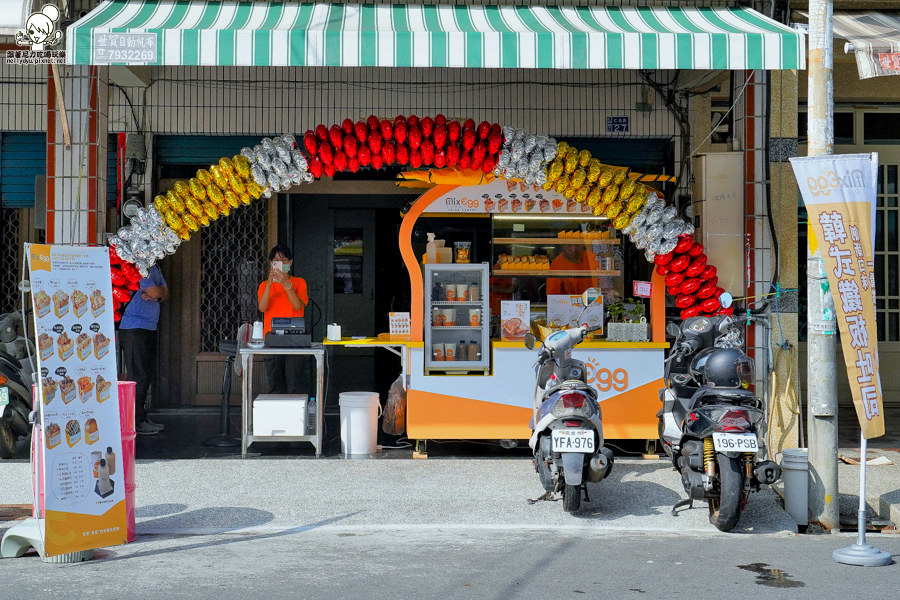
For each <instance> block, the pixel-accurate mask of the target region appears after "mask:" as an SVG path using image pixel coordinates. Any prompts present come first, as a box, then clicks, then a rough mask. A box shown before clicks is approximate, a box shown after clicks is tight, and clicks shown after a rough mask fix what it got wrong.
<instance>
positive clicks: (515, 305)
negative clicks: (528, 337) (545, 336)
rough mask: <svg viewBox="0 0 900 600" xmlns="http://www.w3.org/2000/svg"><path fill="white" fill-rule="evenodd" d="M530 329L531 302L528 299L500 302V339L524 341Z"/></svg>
mask: <svg viewBox="0 0 900 600" xmlns="http://www.w3.org/2000/svg"><path fill="white" fill-rule="evenodd" d="M529 331H531V303H530V302H529V301H528V300H503V301H502V302H501V303H500V339H502V340H503V341H505V342H522V341H525V334H526V333H528V332H529Z"/></svg>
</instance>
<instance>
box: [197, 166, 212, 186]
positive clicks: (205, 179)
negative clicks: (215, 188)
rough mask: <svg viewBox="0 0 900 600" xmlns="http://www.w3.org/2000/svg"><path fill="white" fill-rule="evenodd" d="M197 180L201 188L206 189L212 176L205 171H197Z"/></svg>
mask: <svg viewBox="0 0 900 600" xmlns="http://www.w3.org/2000/svg"><path fill="white" fill-rule="evenodd" d="M197 179H198V180H199V181H200V183H201V184H202V185H203V187H206V186H208V185H209V184H210V183H212V175H210V174H209V171H207V170H206V169H200V170H199V171H197Z"/></svg>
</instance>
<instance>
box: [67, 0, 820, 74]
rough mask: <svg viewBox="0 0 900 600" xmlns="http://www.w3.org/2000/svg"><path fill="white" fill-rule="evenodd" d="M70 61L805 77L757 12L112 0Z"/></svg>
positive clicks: (785, 33)
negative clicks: (745, 72)
mask: <svg viewBox="0 0 900 600" xmlns="http://www.w3.org/2000/svg"><path fill="white" fill-rule="evenodd" d="M66 50H67V61H68V62H69V63H70V64H78V65H87V64H155V65H249V66H297V67H314V66H315V67H319V66H326V67H366V66H372V67H468V68H542V69H733V70H742V69H803V68H804V66H805V54H806V53H805V48H804V43H803V35H802V34H800V33H798V32H797V31H794V30H793V29H790V28H788V27H785V26H784V25H781V24H779V23H777V22H775V21H773V20H771V19H768V18H766V17H764V16H763V15H761V14H760V13H758V12H756V11H754V10H751V9H749V8H700V7H669V8H664V7H630V8H627V7H554V6H546V7H545V6H458V5H437V6H428V5H397V4H394V5H391V4H382V5H358V4H304V3H281V2H234V1H230V0H226V1H223V2H204V1H200V0H191V1H174V0H105V1H104V2H103V3H102V4H100V5H99V6H98V7H97V8H95V9H94V10H93V11H91V13H90V14H88V15H87V16H85V17H84V18H83V19H81V20H79V21H78V22H77V23H75V24H73V25H72V26H71V27H69V29H68V31H67V35H66Z"/></svg>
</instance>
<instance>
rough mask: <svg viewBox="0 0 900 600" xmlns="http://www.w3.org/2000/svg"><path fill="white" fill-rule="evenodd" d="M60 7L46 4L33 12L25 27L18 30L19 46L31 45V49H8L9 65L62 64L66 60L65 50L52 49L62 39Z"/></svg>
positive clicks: (7, 61) (17, 42) (7, 60)
mask: <svg viewBox="0 0 900 600" xmlns="http://www.w3.org/2000/svg"><path fill="white" fill-rule="evenodd" d="M60 16H61V15H60V12H59V9H58V8H57V7H56V6H54V5H53V4H45V5H44V6H43V8H41V10H40V12H35V13H32V14H31V16H30V17H28V20H27V21H25V29H20V30H19V31H17V32H16V45H17V46H30V49H29V50H7V51H6V64H8V65H62V64H65V62H66V51H65V50H50V49H49V48H47V46H56V45H57V44H59V42H60V41H62V37H63V35H62V31H61V29H60V27H59V25H60V22H59V21H60Z"/></svg>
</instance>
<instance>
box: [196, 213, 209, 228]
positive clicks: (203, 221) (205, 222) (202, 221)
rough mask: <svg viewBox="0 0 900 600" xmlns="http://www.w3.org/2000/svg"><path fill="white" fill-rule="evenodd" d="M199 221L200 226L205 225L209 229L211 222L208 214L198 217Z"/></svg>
mask: <svg viewBox="0 0 900 600" xmlns="http://www.w3.org/2000/svg"><path fill="white" fill-rule="evenodd" d="M197 220H198V221H200V224H201V225H203V226H204V227H209V223H210V221H209V217H207V216H206V213H203V214H202V215H200V216H199V217H197Z"/></svg>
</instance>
